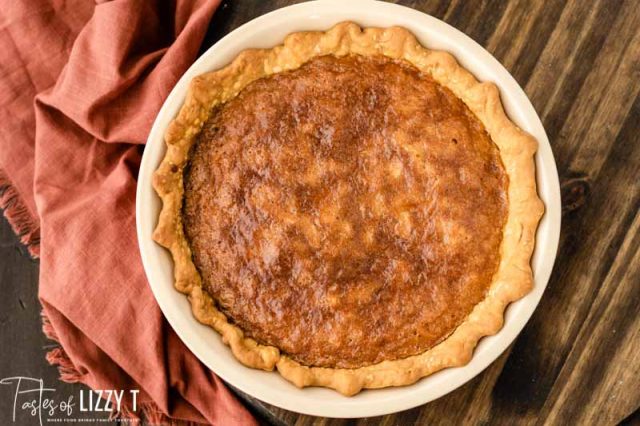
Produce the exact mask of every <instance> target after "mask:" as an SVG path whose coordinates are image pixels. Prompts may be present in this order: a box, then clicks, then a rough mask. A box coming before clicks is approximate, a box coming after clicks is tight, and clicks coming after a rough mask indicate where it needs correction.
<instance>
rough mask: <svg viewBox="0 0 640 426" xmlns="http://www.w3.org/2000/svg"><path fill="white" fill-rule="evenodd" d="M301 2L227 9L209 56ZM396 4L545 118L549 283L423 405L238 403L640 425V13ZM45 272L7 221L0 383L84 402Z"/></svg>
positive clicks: (275, 418)
mask: <svg viewBox="0 0 640 426" xmlns="http://www.w3.org/2000/svg"><path fill="white" fill-rule="evenodd" d="M345 1H347V0H345ZM292 3H297V1H285V0H278V1H263V0H233V1H225V2H224V3H223V5H222V7H221V8H220V9H219V10H218V12H217V13H216V15H215V16H214V20H213V22H212V24H211V29H210V31H209V34H207V37H206V42H205V46H203V47H207V46H209V45H211V44H213V43H214V42H215V41H216V40H218V39H219V38H220V37H222V36H224V35H225V34H227V33H228V32H229V31H231V30H233V29H234V28H236V27H238V26H239V25H241V24H243V23H245V22H247V21H249V20H251V19H253V18H255V17H257V16H259V15H262V14H264V13H266V12H269V11H271V10H273V9H276V8H279V7H282V6H286V5H288V4H292ZM397 3H401V4H405V5H408V6H411V7H413V8H415V9H418V10H421V11H424V12H426V13H428V14H430V15H432V16H435V17H437V18H439V19H442V20H444V21H446V22H448V23H449V24H451V25H453V26H454V27H456V28H458V29H459V30H461V31H463V32H464V33H466V34H467V35H469V36H470V37H471V38H473V39H474V40H476V41H477V42H478V43H480V44H481V45H483V46H484V47H485V48H487V50H489V52H491V53H492V54H493V55H494V56H495V57H496V58H497V59H498V60H499V61H500V62H501V63H502V64H503V65H505V66H506V68H507V69H508V70H509V71H510V72H511V73H512V74H513V75H514V77H515V78H516V80H517V81H518V82H519V83H520V85H521V86H522V87H523V88H524V89H525V91H526V92H527V94H528V95H529V97H530V99H531V101H532V102H533V105H534V107H535V108H536V110H537V111H538V113H539V115H540V117H541V118H542V121H543V123H544V125H545V128H546V130H547V133H548V135H549V139H550V141H551V145H552V147H553V151H554V154H555V157H556V161H557V164H558V170H559V173H560V179H561V185H562V196H563V217H562V220H563V225H562V235H561V241H560V247H559V252H558V258H557V260H556V265H555V269H554V272H553V274H552V277H551V280H550V282H549V286H548V288H547V290H546V292H545V294H544V296H543V299H542V301H541V303H540V305H539V307H538V309H537V311H536V313H535V314H534V316H533V317H532V319H531V321H530V322H529V324H528V325H527V326H526V328H525V329H524V331H523V332H522V333H521V335H520V336H519V337H518V339H517V340H516V342H515V343H514V344H513V345H512V346H511V347H510V348H509V349H508V350H507V351H506V352H505V353H504V354H503V355H502V356H501V357H500V358H499V359H498V360H497V361H496V362H495V363H493V364H492V365H491V366H490V367H489V368H487V370H485V371H484V372H483V373H482V374H480V375H479V376H477V377H476V378H475V379H473V380H471V381H470V382H469V383H467V384H466V385H465V386H462V387H461V388H459V389H458V390H456V391H454V392H452V393H450V394H449V395H447V396H445V397H443V398H440V399H439V400H437V401H434V402H432V403H429V404H427V405H424V406H422V407H418V408H415V409H412V410H408V411H405V412H402V413H397V414H394V415H390V416H385V417H375V418H369V419H360V420H335V419H320V418H313V417H309V416H301V415H298V414H295V413H292V412H288V411H285V410H281V409H278V408H275V407H272V406H269V405H267V404H264V403H261V402H259V401H256V400H254V399H252V398H250V397H249V396H246V395H242V394H239V396H240V397H241V398H242V399H243V400H244V401H245V402H246V403H247V404H248V406H249V407H250V408H251V410H252V411H253V412H254V413H256V414H257V415H259V417H260V418H261V419H262V420H263V421H265V422H269V423H274V424H286V425H293V424H297V425H307V424H330V425H341V424H381V425H409V424H429V425H431V424H445V425H446V424H543V423H545V424H559V425H562V424H587V425H590V424H593V425H599V424H616V423H618V422H622V421H624V422H625V423H633V424H637V423H639V422H640V414H639V411H638V409H639V407H640V96H639V93H640V3H638V1H637V0H631V1H609V0H601V1H574V2H565V1H559V0H551V1H530V0H509V1H491V0H488V1H477V2H476V1H465V0H458V1H455V0H454V1H448V0H442V1H438V0H433V1H430V0H415V1H398V2H397ZM37 268H38V266H37V263H36V262H33V261H31V260H29V259H28V256H27V254H26V252H25V251H24V249H22V248H21V247H20V245H19V244H18V243H17V242H16V240H15V238H14V237H13V236H12V235H11V233H10V230H9V228H8V227H7V225H6V222H4V220H3V221H1V222H0V286H1V287H0V289H1V290H2V294H3V297H2V298H0V307H1V310H0V348H1V349H2V355H1V356H0V377H6V376H8V375H19V374H23V375H31V376H34V377H42V378H44V379H45V382H46V383H47V384H53V385H55V387H56V388H57V389H59V392H61V393H64V392H66V393H68V394H73V393H77V390H76V389H77V386H79V385H67V384H62V383H60V382H57V373H56V370H55V369H54V368H53V367H49V366H48V365H47V363H46V361H45V360H44V353H45V352H46V350H47V348H48V347H49V345H50V344H51V342H48V341H47V340H46V339H45V338H44V336H42V334H41V331H40V322H39V306H38V302H37ZM3 391H4V390H3V389H0V392H3ZM6 396H7V395H4V393H0V416H4V414H5V413H7V410H8V408H7V403H8V402H9V401H8V398H6ZM4 420H5V418H4V417H3V418H2V419H0V422H2V423H3V424H4ZM18 424H20V423H18Z"/></svg>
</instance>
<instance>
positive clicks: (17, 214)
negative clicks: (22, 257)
mask: <svg viewBox="0 0 640 426" xmlns="http://www.w3.org/2000/svg"><path fill="white" fill-rule="evenodd" d="M0 209H2V210H3V212H4V216H5V217H6V218H7V220H8V221H9V224H11V228H12V229H13V232H15V233H16V235H17V236H18V238H19V239H20V242H21V243H22V244H24V245H25V247H27V250H28V251H29V254H30V255H31V257H33V258H34V259H37V258H38V257H39V256H40V226H39V225H38V223H37V222H36V220H35V219H34V218H33V217H32V216H31V213H30V212H29V210H28V209H27V206H26V205H25V204H24V202H23V201H22V199H21V198H20V194H18V191H17V190H16V188H15V187H14V186H13V184H12V183H11V181H10V180H9V177H8V176H7V174H6V173H5V172H4V170H2V169H0Z"/></svg>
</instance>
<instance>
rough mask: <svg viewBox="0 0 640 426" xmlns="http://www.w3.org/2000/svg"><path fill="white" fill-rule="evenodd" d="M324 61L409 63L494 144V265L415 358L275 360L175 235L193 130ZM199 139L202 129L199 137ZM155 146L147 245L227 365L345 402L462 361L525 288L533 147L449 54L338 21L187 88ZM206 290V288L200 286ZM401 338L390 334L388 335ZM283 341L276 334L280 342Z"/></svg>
mask: <svg viewBox="0 0 640 426" xmlns="http://www.w3.org/2000/svg"><path fill="white" fill-rule="evenodd" d="M327 55H331V56H330V57H333V58H343V59H342V60H343V61H347V62H348V61H351V59H350V58H351V57H358V56H359V57H368V58H380V57H381V56H382V57H387V58H391V59H393V60H400V61H406V62H408V63H409V64H411V66H412V67H411V68H413V67H415V69H417V70H419V72H420V73H422V74H423V75H424V76H425V78H429V79H432V80H433V81H435V82H436V83H437V84H439V85H440V86H442V87H443V88H446V90H447V91H448V92H447V93H452V94H453V95H455V97H457V98H459V100H461V101H462V102H463V103H464V105H466V107H467V108H468V110H469V111H471V113H472V115H474V116H475V117H477V120H479V121H480V123H481V124H482V125H483V126H484V129H486V132H487V133H488V135H489V136H490V137H491V140H492V141H493V142H494V143H495V145H496V146H497V148H498V151H499V156H500V160H501V161H502V164H503V165H504V171H505V172H506V175H507V177H508V187H507V189H506V193H507V194H506V195H507V200H508V201H507V210H508V211H507V213H506V223H505V224H504V227H503V233H502V241H501V243H500V247H499V253H500V259H499V261H497V263H498V265H497V271H496V272H495V274H494V275H493V279H492V280H491V283H490V286H489V288H488V289H487V290H486V293H485V294H484V297H483V298H482V299H481V301H480V302H479V303H477V304H475V306H474V307H473V308H472V310H471V312H470V314H469V315H468V316H467V317H466V318H465V319H464V320H463V321H462V323H460V324H459V325H458V326H457V328H455V330H452V331H451V332H447V335H448V337H447V336H443V338H444V340H441V341H439V342H432V343H437V344H435V346H432V347H431V346H429V347H428V348H427V349H426V350H424V351H422V352H419V353H415V354H411V355H409V356H406V355H407V354H406V353H404V355H403V357H401V358H398V359H389V360H383V361H380V359H387V358H385V357H382V358H380V357H378V358H369V359H366V360H365V361H369V362H362V363H358V362H357V361H358V360H357V358H354V359H346V355H345V360H344V362H341V360H340V359H339V358H338V359H331V357H330V356H329V357H328V355H327V354H324V355H323V354H320V355H318V356H317V357H316V358H305V357H304V356H303V355H300V354H297V355H296V354H291V355H285V354H284V353H280V350H279V349H278V348H276V347H274V346H268V345H263V344H260V343H258V342H256V340H254V339H252V338H250V337H247V334H251V330H249V329H247V330H245V331H243V330H242V329H241V328H240V327H238V326H237V325H235V324H232V323H230V322H229V320H228V319H227V317H226V316H225V314H223V313H222V312H221V311H220V310H219V309H218V303H217V301H214V299H213V298H212V297H211V296H210V292H209V291H206V290H205V289H204V284H203V280H202V277H201V275H200V273H199V272H198V269H197V268H196V266H195V264H194V258H193V253H192V247H191V245H190V244H189V241H188V239H187V238H186V236H185V223H184V217H183V203H184V198H185V182H184V180H185V175H184V169H185V166H187V164H188V162H189V156H190V155H191V148H192V146H193V145H194V143H195V142H196V141H197V139H198V137H199V135H200V134H201V133H203V130H202V129H203V126H205V123H207V121H208V120H209V119H210V116H211V114H212V111H214V110H215V109H216V108H218V107H220V106H222V105H225V104H227V102H230V101H231V100H233V99H234V98H236V96H238V94H239V93H240V92H241V91H242V90H243V89H244V88H246V87H247V86H248V85H250V84H251V83H252V82H255V81H256V80H259V79H261V78H264V77H269V76H272V75H274V74H279V73H281V72H283V71H292V70H298V69H300V68H301V67H303V68H304V67H305V66H307V67H308V66H314V64H316V63H320V64H321V66H323V64H322V63H323V62H328V63H329V65H327V66H336V65H335V64H333V65H332V64H331V62H332V60H331V59H326V60H324V59H322V57H326V56H327ZM345 58H346V59H345ZM336 61H337V60H336ZM334 62H335V61H334ZM307 64H309V65H307ZM325 65H326V64H325ZM253 86H255V85H252V87H253ZM243 94H244V93H243ZM208 131H209V130H207V129H205V131H204V132H208ZM453 140H454V139H452V141H453ZM165 141H166V143H167V147H168V149H167V153H166V156H165V158H164V160H163V161H162V163H161V164H160V166H159V168H158V169H157V171H156V173H155V175H154V181H153V183H154V188H155V189H156V191H157V193H158V194H159V195H160V197H161V198H162V201H163V208H162V211H161V214H160V218H159V222H158V226H157V228H156V230H155V232H154V239H155V240H156V241H157V242H158V243H159V244H161V245H163V246H164V247H166V248H168V249H169V250H170V251H171V254H172V256H173V259H174V264H175V269H174V271H175V286H176V288H177V289H178V290H179V291H181V292H183V293H185V294H187V295H188V297H189V300H190V301H191V305H192V309H193V313H194V315H195V317H196V318H197V319H198V320H199V321H200V322H202V323H204V324H207V325H210V326H211V327H213V328H214V329H215V330H217V331H218V332H219V333H220V334H221V335H222V337H223V341H224V342H225V343H226V344H228V345H229V346H230V347H231V349H232V352H233V354H234V355H235V356H236V358H237V359H238V360H240V361H241V362H242V363H243V364H245V365H247V366H250V367H253V368H260V369H264V370H272V369H273V368H274V367H276V368H277V370H278V371H279V373H280V374H281V375H282V376H283V377H285V378H286V379H288V380H289V381H291V382H293V383H294V384H295V385H297V386H299V387H304V386H325V387H329V388H333V389H336V390H337V391H339V392H341V393H343V394H345V395H353V394H355V393H357V392H359V391H360V390H361V389H363V388H381V387H387V386H401V385H407V384H410V383H413V382H415V381H417V380H418V379H420V378H422V377H424V376H427V375H429V374H432V373H434V372H436V371H438V370H440V369H443V368H446V367H453V366H460V365H464V364H466V363H467V362H469V360H470V359H471V356H472V353H473V349H474V348H475V346H476V344H477V342H478V340H479V339H480V338H482V337H483V336H487V335H491V334H495V333H496V332H497V331H498V330H499V329H500V328H501V327H502V322H503V313H504V309H505V307H506V306H507V305H508V304H509V303H510V302H512V301H515V300H517V299H519V298H521V297H523V296H524V295H525V294H526V293H528V292H529V290H530V289H531V286H532V272H531V268H530V265H529V262H530V257H531V254H532V251H533V248H534V244H535V230H536V228H537V224H538V221H539V219H540V217H541V215H542V213H543V204H542V202H541V200H540V199H539V198H538V196H537V192H536V184H535V168H534V161H533V155H534V153H535V150H536V147H537V143H536V141H535V139H533V138H532V137H531V136H529V135H527V134H526V133H524V132H523V131H521V130H520V129H518V128H517V127H516V126H515V125H514V124H513V123H512V122H511V121H510V120H509V119H508V118H507V116H506V115H505V113H504V111H503V109H502V105H501V103H500V99H499V93H498V90H497V88H496V86H495V85H493V84H491V83H479V82H478V81H477V80H476V79H475V78H474V77H473V76H472V75H471V74H470V73H469V72H468V71H466V70H465V69H464V68H462V67H461V66H460V65H458V64H457V62H456V61H455V59H454V58H453V57H452V56H451V55H449V54H448V53H445V52H438V51H431V50H428V49H425V48H424V47H422V46H421V45H420V44H419V43H418V42H417V40H416V39H415V37H414V36H413V35H412V34H411V33H409V32H408V31H407V30H405V29H403V28H399V27H393V28H386V29H381V28H367V29H364V30H362V29H361V28H360V27H359V26H358V25H356V24H354V23H349V22H345V23H341V24H338V25H336V26H335V27H333V28H332V29H330V30H329V31H327V32H303V33H295V34H291V35H289V36H288V37H287V38H286V39H285V42H284V44H283V45H282V46H277V47H275V48H273V49H266V50H247V51H244V52H242V53H241V54H240V55H238V57H237V58H236V59H235V60H234V61H233V62H232V63H231V64H230V65H228V66H226V67H225V68H222V69H221V70H218V71H215V72H211V73H207V74H204V75H201V76H199V77H196V78H195V79H194V80H193V81H192V83H191V87H190V90H189V92H188V95H187V98H186V101H185V103H184V105H183V107H182V109H181V110H180V112H179V114H178V116H177V117H176V119H175V120H174V121H173V122H172V123H171V125H170V126H169V128H168V130H167V133H166V135H165ZM455 142H456V143H457V141H455ZM187 207H189V206H187ZM496 214H497V213H496ZM191 217H193V215H192V216H191ZM188 220H191V219H188ZM210 287H211V286H210V283H209V287H207V288H210ZM218 302H219V301H218ZM247 332H248V333H247ZM401 332H402V330H401V329H400V328H398V329H397V330H396V333H397V336H400V334H401ZM386 333H388V331H386ZM449 333H450V334H449ZM257 334H259V333H257ZM285 337H286V336H280V337H279V338H280V339H281V340H280V341H282V339H283V338H285ZM390 339H393V336H390ZM260 340H262V341H265V339H260ZM276 340H277V339H276ZM294 343H295V342H294ZM283 347H284V345H283ZM293 347H295V346H293ZM287 352H291V351H287ZM400 354H401V355H402V354H403V353H402V352H400ZM318 360H320V361H318ZM306 361H309V363H308V365H325V364H326V365H329V366H328V367H318V366H307V365H303V364H304V363H305V362H306ZM359 365H362V366H359ZM336 366H337V367H336Z"/></svg>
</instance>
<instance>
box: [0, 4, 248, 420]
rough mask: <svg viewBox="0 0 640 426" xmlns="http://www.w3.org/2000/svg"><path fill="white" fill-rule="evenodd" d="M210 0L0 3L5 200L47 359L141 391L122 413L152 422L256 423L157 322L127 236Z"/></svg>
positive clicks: (91, 380)
mask: <svg viewBox="0 0 640 426" xmlns="http://www.w3.org/2000/svg"><path fill="white" fill-rule="evenodd" d="M218 3H219V0H213V1H212V0H209V1H207V0H174V1H167V2H165V1H161V0H156V1H138V0H114V1H107V2H101V1H98V2H97V4H96V3H93V2H89V1H86V0H68V1H55V0H21V1H18V0H16V1H10V2H6V3H5V4H4V5H3V7H2V8H0V120H1V121H2V128H1V129H0V207H2V208H3V209H4V212H5V215H6V216H7V217H8V219H9V221H10V222H11V223H12V225H13V227H14V229H15V230H16V232H17V233H18V234H19V235H20V237H21V239H22V241H23V243H25V244H26V245H27V247H28V248H29V251H30V252H31V254H32V255H34V256H37V255H38V254H39V255H40V290H39V296H40V300H41V302H42V305H43V317H44V318H45V320H44V330H45V332H46V333H47V335H48V336H50V337H52V338H54V339H56V340H57V341H58V342H59V343H60V346H61V347H59V348H57V349H55V350H53V351H52V352H50V353H49V354H48V359H49V360H50V361H51V362H53V363H56V364H58V365H59V366H60V367H61V368H60V371H61V377H62V379H63V380H68V381H77V382H82V383H85V384H87V385H88V386H90V387H92V388H94V389H139V390H140V393H139V396H138V406H137V412H133V411H132V408H133V407H132V406H131V403H132V400H131V399H128V400H126V401H125V402H126V403H127V404H126V408H127V409H126V410H124V411H123V412H122V413H120V414H121V415H126V416H129V417H130V418H136V417H137V416H140V414H141V413H144V414H146V416H147V417H148V420H150V421H151V422H161V423H165V422H169V421H172V420H182V421H191V422H199V423H211V424H225V425H228V424H253V423H254V420H253V418H252V417H251V415H250V414H249V413H248V412H247V411H246V410H245V409H244V408H243V407H242V405H241V404H240V403H239V402H238V401H237V400H236V399H235V398H234V397H233V395H232V394H231V393H230V392H229V390H228V389H227V388H226V387H225V386H224V384H223V383H222V382H221V381H220V379H218V378H217V377H216V376H215V375H214V374H213V373H212V372H211V371H209V370H208V369H207V368H206V367H204V366H203V365H202V364H201V363H200V362H199V361H198V360H197V359H196V358H195V356H194V355H193V354H192V353H191V352H189V350H188V349H187V348H186V347H185V346H184V345H183V344H182V342H181V341H180V339H178V338H177V336H176V335H175V333H174V332H173V330H172V329H171V328H170V327H169V326H168V324H167V323H166V321H165V320H164V318H163V316H162V313H161V312H160V309H159V308H158V305H157V304H156V302H155V300H154V298H153V295H152V293H151V291H150V289H149V286H148V283H147V281H146V278H145V275H144V272H143V269H142V264H141V261H140V258H139V255H138V247H137V242H136V234H135V216H134V204H135V188H136V176H137V173H138V165H139V163H140V156H141V154H142V150H143V144H144V142H145V139H146V137H147V133H148V131H149V129H150V127H151V124H152V122H153V120H154V118H155V115H156V113H157V112H158V110H159V108H160V106H161V104H162V102H163V100H164V99H165V97H166V96H167V94H168V93H169V91H170V90H171V88H172V86H173V85H174V84H175V83H176V81H177V80H178V78H179V77H180V76H181V74H182V73H183V72H184V71H185V70H186V68H187V67H188V66H189V64H190V63H191V62H192V61H193V60H194V58H195V56H196V54H197V52H198V50H199V47H200V44H201V42H202V39H203V37H204V34H205V32H206V30H207V27H208V24H209V21H210V18H211V16H212V14H213V12H214V10H215V9H216V7H217V6H218ZM34 99H35V101H34Z"/></svg>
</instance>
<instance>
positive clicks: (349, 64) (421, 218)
mask: <svg viewBox="0 0 640 426" xmlns="http://www.w3.org/2000/svg"><path fill="white" fill-rule="evenodd" d="M165 141H166V144H167V153H166V156H165V157H164V159H163V161H162V163H161V164H160V166H159V167H158V169H157V171H156V172H155V175H154V181H153V183H154V188H155V189H156V191H157V193H158V194H159V195H160V197H161V199H162V201H163V208H162V211H161V213H160V217H159V221H158V225H157V228H156V230H155V233H154V239H155V240H156V241H157V242H158V243H159V244H161V245H162V246H164V247H166V248H168V249H169V250H170V251H171V254H172V257H173V260H174V264H175V269H174V271H175V286H176V288H177V289H178V290H179V291H181V292H183V293H185V294H186V295H187V296H188V298H189V300H190V302H191V305H192V310H193V313H194V315H195V317H196V318H197V319H198V320H199V321H200V322H202V323H204V324H207V325H210V326H211V327H213V328H214V329H215V330H217V331H218V332H219V333H220V334H221V335H222V338H223V340H224V342H225V343H226V344H228V345H229V346H230V348H231V350H232V352H233V354H234V355H235V357H236V358H237V359H238V360H239V361H240V362H242V363H243V364H245V365H247V366H249V367H253V368H258V369H264V370H273V369H277V371H278V372H279V373H280V374H281V375H282V376H283V377H285V378H286V379H287V380H289V381H291V382H293V383H294V384H295V385H297V386H299V387H304V386H325V387H329V388H333V389H335V390H337V391H339V392H341V393H343V394H345V395H353V394H356V393H358V392H359V391H360V390H362V389H364V388H381V387H387V386H401V385H407V384H411V383H413V382H415V381H417V380H419V379H420V378H422V377H425V376H427V375H429V374H432V373H434V372H436V371H438V370H441V369H443V368H446V367H453V366H461V365H464V364H466V363H467V362H468V361H469V360H470V359H471V356H472V353H473V349H474V348H475V346H476V344H477V342H478V340H479V339H480V338H482V337H483V336H487V335H491V334H495V333H496V332H497V331H498V330H499V329H500V328H501V327H502V323H503V313H504V310H505V307H506V306H507V305H508V304H509V303H510V302H513V301H515V300H517V299H519V298H521V297H523V296H524V295H525V294H526V293H527V292H529V290H530V289H531V287H532V271H531V267H530V264H529V262H530V258H531V254H532V251H533V248H534V244H535V231H536V228H537V225H538V221H539V219H540V217H541V215H542V213H543V204H542V202H541V200H540V199H539V197H538V195H537V192H536V181H535V166H534V161H533V155H534V153H535V151H536V148H537V143H536V141H535V139H533V138H532V137H531V136H529V135H528V134H526V133H525V132H523V131H522V130H520V129H519V128H518V127H517V126H516V125H515V124H513V123H512V122H511V121H510V120H509V119H508V118H507V116H506V115H505V113H504V110H503V108H502V104H501V102H500V98H499V92H498V89H497V88H496V86H495V85H494V84H491V83H480V82H478V81H477V80H476V79H475V78H474V77H473V76H472V75H471V74H470V73H469V72H468V71H466V70H465V69H464V68H463V67H461V66H460V65H459V64H458V63H457V62H456V60H455V59H454V58H453V57H452V56H451V55H450V54H448V53H445V52H439V51H432V50H428V49H426V48H424V47H422V46H421V45H420V44H419V43H418V42H417V40H416V38H415V37H414V36H413V35H412V34H411V33H410V32H409V31H407V30H405V29H403V28H399V27H393V28H384V29H383V28H366V29H361V28H360V27H359V26H358V25H356V24H354V23H349V22H344V23H341V24H338V25H336V26H335V27H333V28H332V29H330V30H328V31H326V32H301V33H294V34H290V35H289V36H288V37H287V38H286V39H285V41H284V44H283V45H281V46H276V47H274V48H273V49H264V50H247V51H244V52H242V53H241V54H240V55H238V56H237V57H236V59H235V60H234V61H233V62H232V63H231V64H229V65H228V66H226V67H224V68H222V69H220V70H217V71H214V72H210V73H207V74H204V75H201V76H199V77H196V78H195V79H194V80H193V81H192V83H191V86H190V89H189V92H188V95H187V98H186V101H185V103H184V105H183V106H182V109H181V110H180V112H179V114H178V115H177V117H176V118H175V119H174V121H173V122H172V123H171V125H170V126H169V128H168V130H167V132H166V135H165Z"/></svg>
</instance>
